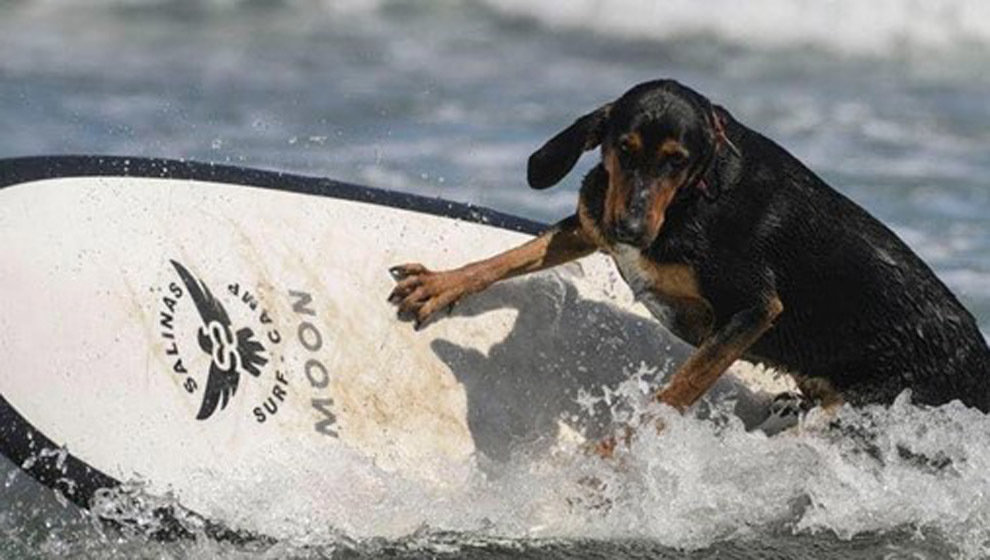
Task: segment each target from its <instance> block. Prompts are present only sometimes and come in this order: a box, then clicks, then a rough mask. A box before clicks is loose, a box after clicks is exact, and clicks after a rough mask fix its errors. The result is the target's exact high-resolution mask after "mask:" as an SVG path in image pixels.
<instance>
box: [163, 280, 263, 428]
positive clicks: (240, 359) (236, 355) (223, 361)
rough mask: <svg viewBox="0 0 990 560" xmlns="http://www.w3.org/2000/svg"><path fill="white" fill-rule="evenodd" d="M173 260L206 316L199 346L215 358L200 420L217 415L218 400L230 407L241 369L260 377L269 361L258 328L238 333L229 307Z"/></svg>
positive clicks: (190, 292)
mask: <svg viewBox="0 0 990 560" xmlns="http://www.w3.org/2000/svg"><path fill="white" fill-rule="evenodd" d="M171 263H172V266H173V267H175V271H176V272H177V273H178V274H179V278H181V279H182V283H183V284H185V285H186V289H187V290H188V291H189V296H190V297H191V298H192V300H193V303H195V304H196V311H198V312H199V316H200V318H201V319H202V320H203V325H202V326H201V327H200V328H199V333H198V336H197V339H198V340H199V347H200V349H202V350H203V352H206V353H207V354H208V355H210V357H211V358H212V361H211V363H210V372H209V376H208V377H207V378H206V389H205V390H204V391H203V404H202V405H200V407H199V413H198V414H196V419H197V420H206V419H207V418H209V417H210V416H212V415H213V412H214V411H216V409H217V405H218V404H219V405H220V409H221V410H222V409H224V408H226V407H227V401H229V400H230V397H231V396H233V395H234V393H236V392H237V384H238V383H239V382H240V378H241V373H243V372H246V373H249V374H251V375H253V376H254V377H258V376H259V375H261V369H260V367H261V366H264V365H265V364H267V363H268V359H267V358H265V357H264V356H262V353H263V352H264V351H265V347H264V346H262V345H261V343H260V342H258V341H257V340H255V339H254V331H252V330H251V329H250V328H249V327H244V328H242V329H239V330H238V331H237V333H236V334H235V333H234V332H233V327H232V325H231V323H230V316H229V315H227V310H226V309H224V307H223V305H222V304H221V303H220V302H219V301H217V299H216V298H215V297H213V294H212V293H211V292H210V289H209V288H207V287H206V284H204V283H203V282H201V281H200V280H198V279H197V278H196V277H194V276H193V275H192V274H191V273H190V272H189V271H188V270H186V267H184V266H182V265H181V264H179V263H178V262H177V261H171Z"/></svg>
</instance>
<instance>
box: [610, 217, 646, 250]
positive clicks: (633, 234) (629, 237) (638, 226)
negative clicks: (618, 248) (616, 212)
mask: <svg viewBox="0 0 990 560" xmlns="http://www.w3.org/2000/svg"><path fill="white" fill-rule="evenodd" d="M645 229H646V224H645V222H644V221H643V219H642V218H625V219H622V220H619V222H618V223H617V224H616V225H615V240H616V241H618V242H620V243H630V244H633V245H635V244H636V243H638V242H639V240H640V239H642V237H643V231H644V230H645Z"/></svg>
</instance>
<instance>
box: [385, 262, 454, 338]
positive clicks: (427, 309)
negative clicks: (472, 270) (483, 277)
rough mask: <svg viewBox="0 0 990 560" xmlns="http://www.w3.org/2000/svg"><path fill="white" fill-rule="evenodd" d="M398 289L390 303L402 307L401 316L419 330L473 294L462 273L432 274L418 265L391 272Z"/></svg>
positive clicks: (390, 297) (391, 270)
mask: <svg viewBox="0 0 990 560" xmlns="http://www.w3.org/2000/svg"><path fill="white" fill-rule="evenodd" d="M389 273H390V274H391V275H392V278H394V279H395V281H396V285H395V289H393V290H392V293H391V294H389V296H388V301H389V302H390V303H393V304H395V305H397V306H398V307H399V315H400V316H402V315H405V316H411V317H412V318H413V319H414V320H415V327H416V330H419V329H420V328H421V327H422V326H423V324H424V323H425V322H426V320H427V319H429V317H430V316H431V315H433V314H434V313H436V312H437V311H438V310H440V309H443V308H445V307H446V308H449V307H451V306H453V305H454V303H456V302H457V300H459V299H460V298H461V297H463V296H464V295H465V294H466V293H468V292H469V291H470V282H469V278H468V276H467V275H466V274H464V273H463V272H460V271H459V270H451V271H440V272H433V271H431V270H429V269H428V268H426V267H425V266H423V265H421V264H419V263H409V264H401V265H398V266H393V267H392V268H390V269H389Z"/></svg>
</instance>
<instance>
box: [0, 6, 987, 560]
mask: <svg viewBox="0 0 990 560" xmlns="http://www.w3.org/2000/svg"><path fill="white" fill-rule="evenodd" d="M657 77H673V78H676V79H678V80H680V81H682V82H684V83H686V84H688V85H690V86H693V87H695V88H696V89H698V90H700V91H702V92H704V93H706V94H707V95H709V97H711V98H712V99H713V100H714V101H715V102H717V103H720V104H722V105H724V106H726V107H727V108H728V109H729V110H730V111H731V112H733V114H735V116H736V117H737V118H738V119H740V120H741V121H742V122H743V123H746V124H747V125H749V126H750V127H752V128H755V129H757V130H759V131H761V132H763V133H765V134H767V135H768V136H770V137H771V138H774V139H775V140H777V141H778V142H780V143H781V144H782V145H784V146H785V147H786V148H787V149H789V150H790V151H791V152H792V153H794V154H795V155H797V156H798V157H799V158H801V159H802V160H803V161H804V162H805V163H807V164H808V165H809V166H810V167H811V168H812V169H814V170H815V171H816V172H818V173H819V174H820V175H821V176H823V177H824V178H825V179H826V180H827V181H829V182H830V183H831V184H832V185H833V186H835V187H836V188H838V189H839V190H840V191H842V192H843V193H845V194H846V195H848V196H849V197H851V198H852V199H853V200H855V201H857V202H859V203H860V204H861V205H863V206H864V207H866V208H867V209H868V210H869V211H871V212H872V213H873V214H874V215H876V216H878V217H879V218H881V219H882V220H883V221H884V222H886V223H887V224H889V225H890V226H891V227H892V228H893V229H894V230H895V231H896V232H897V233H898V234H900V235H901V236H902V237H903V238H904V239H905V240H906V241H907V242H908V244H909V245H911V246H912V247H913V248H914V249H915V250H916V251H917V252H918V253H919V254H921V255H922V257H924V258H925V259H926V260H927V262H929V263H930V264H931V265H932V266H933V268H934V269H935V270H936V272H937V273H938V274H939V276H940V277H941V278H942V279H943V280H944V281H945V282H946V283H947V284H948V285H949V286H950V287H951V288H953V290H954V291H955V292H956V293H957V294H958V295H959V297H960V299H961V300H962V301H963V302H964V304H966V306H967V307H968V308H969V309H970V310H971V311H972V312H973V313H974V314H975V315H976V317H977V319H978V320H979V323H980V325H981V328H982V329H983V331H984V333H985V334H986V333H990V217H988V214H990V4H988V3H986V2H983V1H981V0H938V1H934V0H933V1H930V2H924V1H922V0H881V1H876V2H868V3H867V2H860V1H857V0H835V1H831V2H814V1H811V0H759V1H754V2H748V3H739V2H731V1H729V0H716V1H712V2H706V3H704V4H701V3H695V2H688V1H678V0H671V1H668V2H663V3H657V2H648V1H644V0H557V1H553V2H539V3H537V2H524V1H521V0H476V1H463V2H455V1H442V0H425V1H421V2H394V1H384V0H382V1H360V0H341V1H332V0H283V1H281V2H276V1H264V0H200V1H197V0H94V1H84V0H0V157H13V156H26V155H41V154H70V153H71V154H93V153H100V154H124V155H132V156H161V157H172V158H185V159H194V160H202V161H213V162H223V163H231V164H237V165H246V166H252V167H262V168H268V169H276V170H282V171H290V172H298V173H304V174H310V175H321V176H329V177H333V178H336V179H341V180H346V181H353V182H358V183H363V184H369V185H373V186H378V187H385V188H391V189H398V190H404V191H410V192H416V193H420V194H426V195H430V196H441V197H444V198H449V199H453V200H459V201H466V202H471V203H475V204H481V205H485V206H490V207H493V208H496V209H499V210H502V211H507V212H511V213H515V214H519V215H523V216H526V217H529V218H534V219H539V220H545V221H552V220H555V219H558V218H560V217H562V216H565V215H567V214H568V213H570V212H571V211H573V208H574V204H575V200H576V189H577V185H578V180H579V177H580V170H578V171H576V172H575V173H573V174H572V176H571V177H570V178H568V179H567V180H566V181H565V182H564V183H563V184H562V185H561V186H559V187H557V188H555V189H553V190H550V191H544V192H536V191H530V190H529V189H528V188H527V187H526V185H525V180H524V173H525V168H524V166H525V161H526V158H527V156H528V155H529V153H530V152H531V151H532V150H534V149H535V148H536V147H538V146H539V145H540V144H541V143H542V142H543V141H544V140H545V139H547V138H549V137H550V136H552V135H553V134H555V133H556V132H557V131H558V130H560V129H561V128H562V127H563V126H566V125H567V124H569V123H570V122H571V121H572V120H573V119H574V118H576V117H578V116H580V115H581V114H583V113H584V112H586V111H588V110H590V109H591V108H593V107H596V106H597V105H599V104H601V103H603V102H605V101H607V100H609V99H611V98H614V97H615V96H617V95H619V94H621V93H622V92H623V91H625V90H626V89H627V88H628V87H629V86H631V85H632V84H634V83H637V82H640V81H644V80H648V79H653V78H657ZM588 163H589V162H585V163H583V164H582V166H583V167H584V168H587V165H588ZM840 420H841V423H842V425H843V426H844V428H843V431H842V433H841V434H838V433H836V432H835V431H834V430H832V429H829V428H825V427H822V426H821V422H819V423H818V425H817V427H816V424H815V418H811V419H810V420H809V422H810V424H809V427H808V429H807V430H805V433H803V434H802V435H801V436H799V437H782V438H769V439H768V438H764V437H761V436H759V435H754V434H749V433H746V432H745V431H744V430H743V429H742V427H741V426H740V425H739V424H738V422H735V421H733V420H732V419H731V418H725V419H723V421H720V422H715V421H701V420H696V419H688V418H683V419H682V418H675V417H672V418H668V419H667V421H668V430H667V431H666V432H665V434H664V435H663V436H662V437H661V438H650V437H644V438H642V439H640V440H638V441H637V443H636V446H635V447H634V448H633V449H632V450H630V452H629V453H628V455H627V458H626V461H627V462H626V464H625V465H624V467H623V470H622V471H621V472H617V471H615V470H609V469H597V468H596V469H597V470H593V472H590V473H589V472H586V469H589V468H592V467H587V466H585V465H582V464H581V463H580V462H579V461H574V462H573V463H569V464H566V465H563V466H560V465H557V464H554V465H553V468H551V465H550V464H548V463H546V462H545V460H544V458H540V457H529V458H527V457H525V456H522V457H518V458H515V459H514V460H513V461H512V462H511V463H510V464H507V465H504V467H502V468H503V470H504V473H503V476H501V477H500V478H499V479H498V480H494V481H491V480H486V481H480V482H478V484H477V485H474V486H472V488H470V489H468V490H466V491H464V492H459V493H456V494H451V495H449V496H444V497H443V499H442V500H439V501H437V500H435V499H430V498H428V497H424V495H423V494H421V493H417V492H416V491H415V489H403V487H402V486H401V485H399V484H397V485H396V488H397V490H396V492H397V493H398V494H397V496H396V499H395V501H396V505H395V507H401V508H406V509H408V511H410V512H415V513H416V515H419V516H420V518H419V519H418V520H417V521H418V526H419V527H420V528H419V529H418V530H415V531H412V532H410V533H408V534H405V535H392V534H389V535H381V536H375V535H373V534H372V535H370V536H369V534H368V532H367V531H359V532H349V531H347V530H344V529H341V528H328V530H325V531H322V534H329V535H332V536H330V537H325V538H321V539H318V540H315V541H312V540H307V539H305V538H303V539H300V540H299V541H292V542H280V543H266V542H255V543H240V544H235V543H218V542H214V541H211V540H209V539H207V538H205V537H200V538H197V539H195V540H192V541H180V542H172V543H159V542H155V541H152V540H149V539H147V538H146V537H144V536H143V535H140V534H130V533H120V532H117V531H114V530H112V529H108V528H106V527H103V526H101V525H99V524H98V523H95V522H93V521H92V520H91V519H90V518H89V517H87V516H86V515H85V514H83V513H81V512H79V511H77V510H75V509H73V508H72V507H71V506H67V505H65V504H64V501H63V500H61V499H60V498H59V497H58V496H55V495H53V494H52V493H50V492H48V491H47V490H45V489H43V488H41V487H39V486H38V485H37V484H35V483H33V482H32V481H31V480H29V479H28V478H27V477H26V476H25V475H22V474H19V473H18V470H17V468H16V467H15V466H13V465H11V464H10V463H9V462H5V461H4V462H2V463H0V480H3V484H2V485H0V557H3V558H22V557H33V558H61V557H94V558H214V557H222V558H251V559H253V558H282V557H298V558H326V557H332V558H364V557H380V556H389V557H395V558H419V557H438V558H457V557H474V558H499V557H520V558H544V557H554V558H585V557H589V558H600V557H621V556H626V557H651V558H684V557H687V558H699V559H700V558H767V557H773V558H946V557H955V558H984V557H990V418H987V417H985V416H983V415H981V414H978V413H974V412H973V411H968V410H965V409H962V408H961V407H955V406H952V405H949V406H945V407H942V408H940V409H938V410H934V411H932V410H927V411H926V410H921V409H919V408H917V407H914V406H912V405H910V404H909V403H907V402H899V403H898V404H896V405H895V406H893V407H890V408H889V409H884V408H866V409H859V410H857V409H844V410H843V411H842V412H841V415H840ZM849 434H856V436H855V437H850V435H849ZM919 457H920V459H919ZM558 467H559V468H558ZM571 474H573V475H575V476H577V475H588V476H591V477H592V478H591V479H593V480H597V481H598V482H600V483H603V484H604V487H605V488H606V489H607V490H606V491H605V492H604V495H603V496H600V497H601V498H602V500H603V502H600V503H596V504H577V505H574V504H572V506H573V507H572V509H570V510H567V511H557V510H555V511H554V512H553V513H554V515H552V516H549V519H552V521H547V519H548V516H547V515H546V512H545V510H546V508H553V507H557V508H558V509H560V507H561V506H560V505H559V502H554V501H553V500H552V499H550V498H549V497H548V492H547V491H546V489H547V488H550V489H559V488H560V486H559V484H560V482H559V480H560V479H561V478H562V477H566V476H565V475H571ZM402 492H405V493H404V494H403V493H402ZM549 494H551V495H552V494H553V493H552V492H550V493H549ZM551 497H552V496H551ZM434 498H435V497H434ZM555 504H556V506H555ZM602 504H607V507H606V506H603V505H602ZM565 509H566V508H565ZM368 516H369V514H368V513H367V512H355V517H356V518H361V519H362V520H363V521H366V518H367V517H368ZM372 517H373V516H372ZM316 522H317V523H318V520H317V521H316ZM371 526H372V527H373V522H372V525H371ZM363 527H364V528H367V527H368V525H364V526H363ZM358 533H360V534H358ZM372 533H373V531H372Z"/></svg>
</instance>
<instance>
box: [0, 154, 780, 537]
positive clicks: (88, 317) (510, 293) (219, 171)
mask: <svg viewBox="0 0 990 560" xmlns="http://www.w3.org/2000/svg"><path fill="white" fill-rule="evenodd" d="M0 187H2V188H0V239H2V243H0V356H2V357H3V362H4V368H3V369H4V371H3V373H2V375H0V435H2V436H3V437H2V442H0V451H2V452H3V453H4V454H5V455H7V456H8V457H9V458H11V459H12V460H13V461H14V462H16V463H17V464H18V465H21V466H22V467H23V468H24V469H25V470H27V471H28V472H31V473H32V474H33V475H34V476H35V477H37V478H38V479H39V480H41V481H43V482H45V483H46V484H48V485H50V486H52V487H54V488H56V489H58V490H59V491H61V492H63V493H64V494H65V495H66V496H67V497H69V498H70V499H71V500H73V501H74V502H76V503H77V504H80V505H82V506H83V507H89V506H91V505H94V499H98V498H100V496H101V495H102V494H101V492H105V491H101V490H100V489H101V488H114V487H117V486H118V485H119V484H121V483H125V482H133V481H140V482H141V484H142V488H143V491H146V492H147V493H149V494H150V495H169V496H172V497H173V498H174V501H175V502H177V503H178V504H179V505H180V506H181V507H182V508H188V509H189V510H191V511H194V512H196V513H198V514H199V515H201V516H203V518H205V519H207V520H211V522H217V523H219V524H221V525H223V526H225V527H230V528H233V529H237V530H244V531H248V532H251V533H255V534H261V535H267V536H273V537H281V536H284V535H286V534H290V533H291V531H292V529H291V526H292V523H291V521H290V520H292V519H299V518H302V517H306V516H312V515H314V514H316V513H317V512H320V513H321V514H325V512H326V511H327V510H328V509H329V510H332V509H333V508H335V507H339V508H342V509H343V508H354V507H357V506H356V505H355V503H352V502H353V501H354V500H355V499H357V498H355V497H354V496H350V495H348V492H347V488H348V487H349V486H351V485H354V484H364V483H367V482H368V481H367V480H365V481H357V480H355V477H365V478H367V477H368V476H370V475H368V474H367V473H368V472H382V473H390V476H394V477H398V478H400V479H406V480H409V481H411V482H415V483H416V484H420V485H423V484H425V485H437V486H444V485H453V484H459V483H461V482H462V481H463V480H464V479H466V477H468V476H470V472H471V470H472V469H475V468H477V462H476V461H475V459H476V458H478V457H479V456H484V457H485V458H486V463H487V464H491V463H495V464H497V463H498V461H500V460H505V459H506V458H507V457H509V456H510V455H511V453H512V450H513V449H514V446H516V445H518V444H520V443H526V444H527V445H530V446H531V445H533V444H534V442H536V444H537V445H539V444H540V442H545V444H546V445H553V442H554V439H555V438H557V437H558V436H559V434H560V431H561V429H562V426H566V427H567V428H568V429H567V431H568V432H569V433H571V432H581V430H583V429H584V428H586V426H585V424H583V422H584V420H582V417H581V412H582V411H581V410H580V406H579V405H578V404H577V396H578V393H579V391H586V392H592V393H593V392H594V391H596V390H600V389H601V388H602V387H603V386H609V385H613V386H614V385H615V384H616V383H618V382H619V381H621V380H622V379H624V378H626V377H628V376H629V375H630V374H631V373H633V372H635V371H638V370H640V369H641V368H643V367H647V368H654V369H656V370H658V371H659V370H664V371H666V370H669V369H670V363H671V361H672V360H677V359H680V358H681V357H683V355H684V353H685V348H684V347H683V345H680V344H679V343H677V341H675V340H673V339H672V338H671V337H670V336H669V335H668V334H667V333H666V331H664V330H663V328H662V327H660V326H659V325H658V324H657V323H655V322H654V321H653V320H652V319H651V318H650V317H649V315H648V313H647V312H646V310H645V309H644V308H642V307H641V306H639V305H638V304H635V303H634V302H633V300H632V297H631V294H630V293H629V291H628V289H627V288H626V286H625V285H624V283H623V282H622V281H621V279H620V277H619V276H618V274H617V273H616V271H615V270H614V268H613V266H612V264H611V262H610V261H609V260H608V259H607V258H605V257H603V256H600V255H595V256H592V257H589V258H586V259H583V260H581V261H580V262H578V263H575V264H572V265H568V266H564V267H560V269H559V270H555V271H550V272H546V273H542V274H537V275H533V276H530V277H524V278H520V279H516V280H514V281H510V282H506V283H504V284H502V285H497V286H495V287H493V288H492V289H490V290H489V291H487V292H485V293H483V294H479V295H476V296H474V297H471V298H469V299H468V300H466V301H465V302H464V303H463V304H462V305H460V306H459V307H457V308H456V312H455V313H454V315H452V316H450V317H443V318H440V319H439V320H436V321H434V322H432V323H430V324H429V325H428V326H427V327H426V328H425V329H424V330H422V331H420V332H416V331H414V330H413V328H412V327H411V325H410V324H409V323H404V322H400V321H398V320H397V318H396V313H395V309H394V308H393V307H392V306H391V305H390V304H388V303H387V302H386V296H387V295H388V293H389V291H390V290H391V288H392V285H393V281H392V279H391V278H390V276H389V274H388V272H387V269H388V267H389V266H390V265H393V264H397V263H402V262H408V261H419V262H423V263H424V264H426V265H427V266H429V267H436V268H443V267H451V266H456V265H460V264H463V263H464V262H467V261H469V260H473V259H477V258H480V257H484V256H488V255H491V254H493V253H496V252H499V251H502V250H504V249H506V248H509V247H511V246H513V245H516V244H518V243H520V242H522V241H523V240H525V239H527V238H528V237H529V236H531V235H533V234H534V233H536V232H538V231H539V229H540V228H541V226H540V224H536V223H533V222H529V221H526V220H522V219H518V218H514V217H511V216H506V215H503V214H499V213H496V212H492V211H488V210H484V209H478V208H473V207H469V206H465V205H461V204H455V203H450V202H446V201H440V200H435V199H425V198H421V197H416V196H412V195H406V194H399V193H391V192H386V191H380V190H374V189H370V188H365V187H359V186H355V185H347V184H342V183H337V182H334V181H329V180H323V179H311V178H303V177H297V176H290V175H283V174H278V173H269V172H261V171H255V170H245V169H235V168H229V167H219V166H212V165H202V164H192V163H184V162H183V163H180V162H172V161H161V160H141V159H123V158H91V157H81V158H31V159H19V160H6V161H0ZM744 385H745V386H746V387H748V388H750V389H753V390H754V391H757V392H758V390H759V389H760V387H759V386H758V381H757V380H755V378H751V379H747V380H746V381H745V383H744ZM767 389H768V390H769V391H773V390H776V389H777V388H776V387H768V388H767ZM762 398H763V397H762V396H761V397H760V399H762ZM756 400H759V399H756ZM760 402H762V401H760ZM355 461H358V462H363V463H362V464H367V465H368V466H369V469H370V470H367V471H361V472H354V468H353V465H354V464H355ZM363 487H364V488H368V487H374V484H370V483H369V484H364V486H363ZM382 491H383V492H385V491H387V490H385V489H383V490H382ZM245 496H249V497H250V499H245ZM235 498H236V499H235ZM366 498H367V496H366V495H365V496H364V498H362V499H366ZM331 517H332V516H331Z"/></svg>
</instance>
